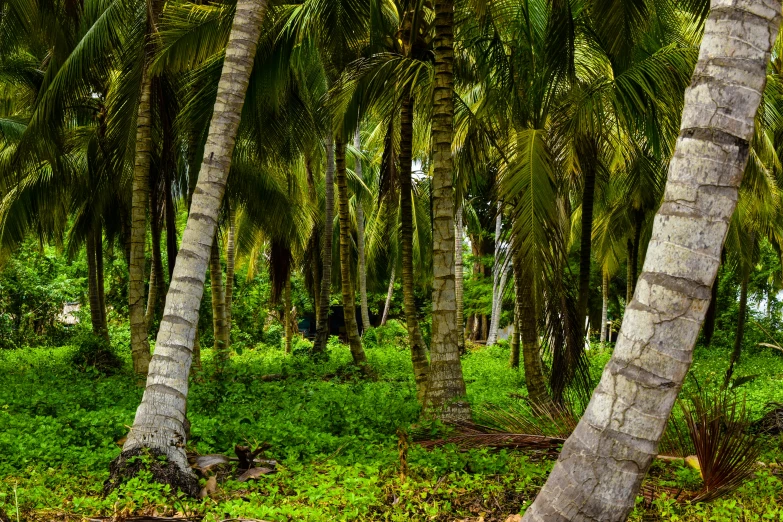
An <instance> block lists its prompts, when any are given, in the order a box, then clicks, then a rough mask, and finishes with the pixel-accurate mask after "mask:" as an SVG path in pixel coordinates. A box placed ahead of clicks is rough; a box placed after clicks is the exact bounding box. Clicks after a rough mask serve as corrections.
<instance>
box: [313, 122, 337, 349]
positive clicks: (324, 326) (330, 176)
mask: <svg viewBox="0 0 783 522" xmlns="http://www.w3.org/2000/svg"><path fill="white" fill-rule="evenodd" d="M334 168H335V167H334V141H333V140H332V137H331V136H329V137H327V138H326V172H325V175H324V185H325V188H324V195H325V199H326V201H325V202H324V207H325V209H324V235H323V238H322V239H323V241H322V243H321V266H322V267H323V270H322V272H321V290H320V295H319V296H318V303H319V304H318V322H317V324H316V330H315V343H313V351H314V352H316V353H318V352H323V351H324V350H326V342H327V341H328V340H329V298H330V295H329V294H330V293H331V290H332V239H333V235H332V231H333V227H334Z"/></svg>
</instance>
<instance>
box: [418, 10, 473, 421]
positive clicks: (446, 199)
mask: <svg viewBox="0 0 783 522" xmlns="http://www.w3.org/2000/svg"><path fill="white" fill-rule="evenodd" d="M433 23H434V25H435V38H434V39H433V54H434V55H435V63H434V69H435V76H434V82H433V94H434V96H433V107H432V163H433V173H432V271H433V281H432V286H433V289H432V346H431V347H430V371H429V378H428V380H427V392H426V395H425V400H424V404H425V407H426V408H427V409H428V410H430V411H432V412H434V413H436V414H437V415H438V416H439V417H441V418H442V419H450V420H468V419H470V405H469V404H468V402H467V399H466V397H465V396H466V390H465V380H464V378H463V377H462V361H460V358H459V357H460V353H459V343H458V337H459V336H458V335H457V303H456V295H455V281H454V186H453V175H454V172H453V171H454V162H453V159H452V157H451V142H452V138H453V134H454V100H453V96H454V1H453V0H437V1H436V2H435V19H434V20H433Z"/></svg>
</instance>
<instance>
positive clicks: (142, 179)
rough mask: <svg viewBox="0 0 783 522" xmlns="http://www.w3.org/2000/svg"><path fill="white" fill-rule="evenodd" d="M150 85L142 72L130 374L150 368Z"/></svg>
mask: <svg viewBox="0 0 783 522" xmlns="http://www.w3.org/2000/svg"><path fill="white" fill-rule="evenodd" d="M150 91H151V82H150V78H149V75H148V74H147V72H146V70H145V71H144V73H143V74H142V79H141V93H140V95H139V109H138V116H137V118H136V152H135V159H134V164H133V182H132V192H131V233H130V266H128V276H129V279H130V283H129V285H128V301H129V303H128V309H129V316H130V317H129V319H130V331H131V356H132V358H133V371H134V372H136V373H137V374H139V375H144V374H146V373H147V370H148V369H149V365H150V357H151V356H150V342H149V334H148V332H147V321H146V317H145V310H144V265H145V259H144V247H145V244H146V242H147V205H148V204H149V191H150V187H149V178H150V164H151V162H152V138H151V126H152V111H151V110H150Z"/></svg>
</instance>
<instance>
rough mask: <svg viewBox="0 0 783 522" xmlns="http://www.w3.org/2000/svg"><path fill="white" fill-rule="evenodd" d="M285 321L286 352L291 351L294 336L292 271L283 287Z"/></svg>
mask: <svg viewBox="0 0 783 522" xmlns="http://www.w3.org/2000/svg"><path fill="white" fill-rule="evenodd" d="M283 307H284V310H283V321H284V322H285V353H287V354H289V353H291V342H292V341H293V338H294V331H293V328H292V326H293V325H292V322H291V273H290V272H289V273H288V278H286V281H285V288H284V289H283Z"/></svg>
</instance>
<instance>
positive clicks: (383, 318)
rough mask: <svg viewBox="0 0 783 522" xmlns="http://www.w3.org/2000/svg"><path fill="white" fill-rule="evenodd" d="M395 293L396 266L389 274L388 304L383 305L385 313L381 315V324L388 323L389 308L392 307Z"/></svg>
mask: <svg viewBox="0 0 783 522" xmlns="http://www.w3.org/2000/svg"><path fill="white" fill-rule="evenodd" d="M393 295H394V268H392V271H391V275H390V276H389V289H388V290H387V291H386V304H385V305H384V306H383V315H382V316H381V326H383V325H385V324H386V320H387V319H388V318H389V308H391V302H392V296H393Z"/></svg>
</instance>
